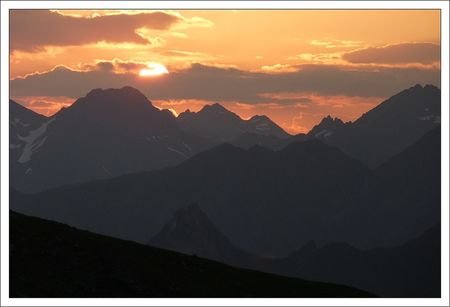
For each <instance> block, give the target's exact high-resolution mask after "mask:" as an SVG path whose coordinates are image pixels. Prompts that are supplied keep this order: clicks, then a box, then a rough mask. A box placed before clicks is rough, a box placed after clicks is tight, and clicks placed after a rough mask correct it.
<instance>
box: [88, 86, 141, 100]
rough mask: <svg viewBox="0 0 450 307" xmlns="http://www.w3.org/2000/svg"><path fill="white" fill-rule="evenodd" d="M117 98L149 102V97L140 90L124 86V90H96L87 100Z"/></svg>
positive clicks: (92, 91) (90, 93)
mask: <svg viewBox="0 0 450 307" xmlns="http://www.w3.org/2000/svg"><path fill="white" fill-rule="evenodd" d="M117 96H119V97H124V96H125V97H126V98H128V100H130V101H132V100H135V99H139V100H146V101H148V100H147V97H145V95H144V94H142V93H141V92H140V91H139V90H138V89H136V88H134V87H131V86H124V87H122V88H108V89H102V88H96V89H93V90H91V91H90V92H89V93H87V95H86V96H85V98H93V99H96V98H97V99H98V98H106V97H117Z"/></svg>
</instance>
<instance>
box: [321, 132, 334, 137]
mask: <svg viewBox="0 0 450 307" xmlns="http://www.w3.org/2000/svg"><path fill="white" fill-rule="evenodd" d="M332 134H333V132H327V133H325V134H324V135H323V136H324V137H326V138H327V137H329V136H331V135H332Z"/></svg>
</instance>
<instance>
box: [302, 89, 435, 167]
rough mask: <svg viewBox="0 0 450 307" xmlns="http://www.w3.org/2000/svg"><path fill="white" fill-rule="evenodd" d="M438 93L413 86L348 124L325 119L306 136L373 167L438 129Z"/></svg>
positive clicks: (337, 120)
mask: <svg viewBox="0 0 450 307" xmlns="http://www.w3.org/2000/svg"><path fill="white" fill-rule="evenodd" d="M440 118H441V91H440V90H439V89H438V88H436V87H434V86H432V85H426V86H424V87H422V86H421V85H416V86H414V87H411V88H409V89H406V90H404V91H402V92H400V93H398V94H396V95H394V96H392V97H391V98H389V99H387V100H386V101H384V102H382V103H381V104H379V105H378V106H377V107H375V108H373V109H372V110H370V111H369V112H367V113H365V114H363V115H362V116H361V117H360V118H359V119H357V120H356V121H355V122H352V123H345V124H344V123H343V122H342V121H341V120H339V119H334V120H333V119H331V117H327V118H325V119H323V120H322V122H321V123H320V124H319V125H318V126H316V127H314V128H313V130H312V131H311V132H310V133H309V134H308V136H309V137H310V138H311V137H318V138H320V139H321V140H322V141H325V142H326V143H328V144H330V145H333V146H337V147H339V148H340V149H341V150H343V151H344V152H346V153H348V154H349V155H351V156H352V157H354V158H357V159H358V160H360V161H362V162H364V163H365V164H366V165H368V166H370V167H372V168H375V167H377V166H379V165H381V164H382V163H383V162H385V161H387V160H388V159H389V158H391V157H392V156H394V155H396V154H398V153H399V152H401V151H402V150H404V149H405V148H407V147H408V146H410V145H412V144H413V143H415V142H416V141H417V140H419V139H420V138H421V137H422V136H423V135H424V134H425V133H426V132H428V131H430V130H431V129H433V128H435V127H437V126H440Z"/></svg>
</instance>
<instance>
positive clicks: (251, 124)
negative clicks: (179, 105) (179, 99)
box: [177, 103, 289, 144]
mask: <svg viewBox="0 0 450 307" xmlns="http://www.w3.org/2000/svg"><path fill="white" fill-rule="evenodd" d="M177 121H178V123H179V124H180V127H181V128H182V129H183V130H184V131H186V132H188V133H191V134H194V135H199V136H202V137H205V138H208V139H209V140H211V141H213V142H215V143H217V144H220V143H224V142H229V141H232V140H234V139H236V138H237V137H239V136H240V135H241V134H244V133H246V132H249V133H254V134H261V135H270V136H275V137H278V138H281V139H283V138H287V137H289V134H287V133H286V132H285V131H284V130H283V129H282V128H280V127H279V126H278V125H277V124H275V123H274V122H273V121H271V120H270V119H269V118H268V117H267V116H258V115H255V116H253V117H252V118H250V119H249V120H243V119H241V118H240V117H239V116H238V115H236V114H235V113H233V112H230V111H228V110H227V109H225V108H224V107H223V106H221V105H220V104H218V103H216V104H213V105H207V106H205V107H203V109H201V110H200V111H199V112H191V111H189V110H187V111H186V112H183V113H181V114H180V115H179V116H178V118H177Z"/></svg>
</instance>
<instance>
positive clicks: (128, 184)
mask: <svg viewBox="0 0 450 307" xmlns="http://www.w3.org/2000/svg"><path fill="white" fill-rule="evenodd" d="M369 178H370V172H369V171H368V170H367V169H366V168H365V167H364V166H363V165H362V164H361V163H359V162H358V161H356V160H354V159H352V158H350V157H348V156H346V155H344V154H343V153H342V152H341V151H340V150H338V149H336V148H332V147H330V146H327V145H325V144H323V143H322V142H320V141H316V140H311V141H304V142H297V143H292V144H289V145H288V146H286V147H285V148H284V149H282V150H280V151H276V152H274V151H271V150H269V149H266V148H264V147H260V146H257V147H252V148H250V149H249V150H244V149H240V148H237V147H235V146H232V145H229V144H224V145H221V146H218V147H216V148H214V149H212V150H209V151H205V152H202V153H200V154H198V155H196V156H194V157H193V158H191V159H188V160H187V161H185V162H183V163H181V164H180V165H178V166H176V167H172V168H166V169H163V170H159V171H154V172H149V173H141V174H134V175H128V176H123V177H119V178H115V179H111V180H107V181H99V182H92V183H86V184H80V185H76V186H70V187H64V188H60V189H55V190H52V191H47V192H42V193H39V194H36V195H33V196H30V197H28V196H26V195H25V196H23V197H24V198H19V196H17V195H11V199H12V203H11V207H12V208H15V210H18V211H20V212H24V213H26V214H31V215H37V216H41V217H46V218H49V219H55V220H57V221H61V222H64V223H68V224H70V225H74V226H77V227H81V228H84V229H89V230H91V231H95V232H98V233H102V234H107V235H111V236H115V237H119V238H124V239H131V240H136V241H139V242H143V243H147V242H148V240H149V238H150V237H152V236H153V235H155V234H156V233H157V232H159V231H160V230H161V228H162V227H163V225H164V223H165V222H166V221H168V220H169V219H170V218H171V216H172V215H173V214H174V212H175V211H176V210H178V209H179V208H181V207H184V206H185V204H186V203H191V202H198V203H201V204H202V205H203V207H202V209H203V210H204V211H205V213H206V214H207V215H208V217H209V218H210V219H211V221H212V222H213V223H214V224H215V225H216V226H217V227H218V228H219V229H221V231H223V233H226V234H227V237H228V238H229V239H230V240H231V241H232V242H233V243H234V244H235V245H236V247H238V248H239V249H243V250H245V251H248V252H251V253H254V254H259V255H263V256H265V255H272V256H273V255H286V254H288V253H290V252H291V251H292V250H294V249H296V248H298V246H300V245H302V244H304V243H305V242H307V241H309V240H311V239H317V240H319V239H322V240H326V238H327V237H328V236H329V234H328V233H327V231H326V230H327V229H328V225H329V224H330V221H333V220H334V219H335V218H336V217H337V216H339V214H340V213H342V212H345V211H346V210H347V209H348V206H349V205H350V204H351V203H350V202H349V200H350V199H351V197H352V196H353V195H354V194H355V193H356V192H357V191H359V190H360V189H361V187H362V185H363V184H364V182H366V181H367V180H369ZM13 194H14V193H13Z"/></svg>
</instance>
